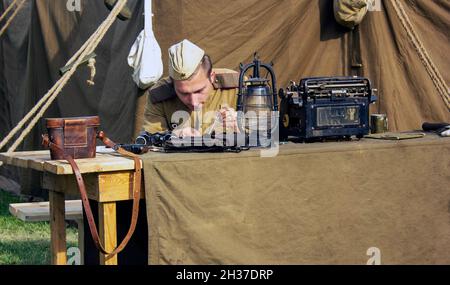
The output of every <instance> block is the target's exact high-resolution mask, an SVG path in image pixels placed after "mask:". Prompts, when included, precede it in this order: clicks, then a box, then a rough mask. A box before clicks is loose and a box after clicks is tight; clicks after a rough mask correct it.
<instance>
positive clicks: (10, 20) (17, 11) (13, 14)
mask: <svg viewBox="0 0 450 285" xmlns="http://www.w3.org/2000/svg"><path fill="white" fill-rule="evenodd" d="M18 1H19V0H14V2H12V3H11V5H9V6H8V8H6V10H5V12H4V13H3V14H2V15H1V16H0V22H1V21H2V20H3V19H4V18H5V17H6V15H8V13H9V12H10V11H11V10H12V8H13V7H14V6H16V5H17V2H18ZM25 1H26V0H22V1H21V2H20V3H19V5H17V8H16V10H14V12H13V13H12V15H11V17H9V19H8V21H6V23H5V25H4V26H3V28H2V29H1V30H0V37H1V36H2V35H3V34H4V33H5V31H6V29H7V28H8V27H9V25H10V24H11V22H12V21H13V20H14V18H15V17H16V15H17V13H19V11H20V10H21V9H22V8H23V4H25Z"/></svg>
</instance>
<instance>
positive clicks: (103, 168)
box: [0, 146, 134, 175]
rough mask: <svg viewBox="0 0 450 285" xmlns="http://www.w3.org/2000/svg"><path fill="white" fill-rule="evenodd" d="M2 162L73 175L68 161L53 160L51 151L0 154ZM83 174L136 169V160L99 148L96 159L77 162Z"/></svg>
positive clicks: (77, 160)
mask: <svg viewBox="0 0 450 285" xmlns="http://www.w3.org/2000/svg"><path fill="white" fill-rule="evenodd" d="M0 161H2V162H3V163H4V164H7V165H12V166H17V167H22V168H29V169H34V170H37V171H42V172H44V171H47V172H50V173H53V174H57V175H65V174H73V171H72V168H71V167H70V164H69V162H67V161H66V160H51V159H50V151H49V150H39V151H22V152H14V153H12V154H10V155H8V154H6V153H0ZM75 161H76V162H77V164H78V167H79V168H80V171H81V173H95V172H111V171H124V170H133V169H134V160H133V159H131V158H127V157H123V156H121V155H120V154H117V153H116V152H114V151H113V150H111V149H107V148H105V147H102V146H98V147H97V157H96V158H85V159H76V160H75Z"/></svg>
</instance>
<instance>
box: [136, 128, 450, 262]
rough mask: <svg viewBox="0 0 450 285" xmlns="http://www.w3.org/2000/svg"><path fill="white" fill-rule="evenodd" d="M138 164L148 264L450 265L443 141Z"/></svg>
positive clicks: (449, 144)
mask: <svg viewBox="0 0 450 285" xmlns="http://www.w3.org/2000/svg"><path fill="white" fill-rule="evenodd" d="M143 161H144V174H145V175H144V176H145V191H146V192H145V195H146V201H147V215H148V218H147V219H148V230H149V233H148V237H149V259H148V262H149V264H152V265H153V264H202V265H203V264H207V265H209V264H360V265H363V264H366V262H367V261H368V260H369V258H370V256H368V255H367V254H368V253H367V251H368V249H369V248H373V247H376V248H378V249H380V251H381V262H382V264H448V263H449V262H450V223H449V219H448V197H449V191H450V189H449V187H448V185H450V175H449V174H450V138H439V137H438V136H437V135H427V136H426V137H425V138H421V139H414V140H405V141H399V142H397V141H395V142H394V141H381V140H370V139H363V140H362V141H359V142H341V143H337V142H335V143H323V144H288V145H283V146H281V147H280V152H279V154H278V155H277V156H276V157H273V158H261V157H260V152H259V150H257V149H253V150H250V151H248V152H241V153H238V154H232V153H222V154H211V153H208V154H154V153H151V154H146V155H144V156H143Z"/></svg>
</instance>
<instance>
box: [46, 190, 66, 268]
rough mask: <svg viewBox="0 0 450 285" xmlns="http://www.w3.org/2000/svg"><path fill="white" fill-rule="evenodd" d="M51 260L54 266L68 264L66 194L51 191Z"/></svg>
mask: <svg viewBox="0 0 450 285" xmlns="http://www.w3.org/2000/svg"><path fill="white" fill-rule="evenodd" d="M49 201H50V203H49V204H50V231H51V258H52V260H51V261H52V264H54V265H66V264H67V252H66V250H67V249H66V221H65V201H64V193H60V192H55V191H49Z"/></svg>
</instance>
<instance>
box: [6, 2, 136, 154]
mask: <svg viewBox="0 0 450 285" xmlns="http://www.w3.org/2000/svg"><path fill="white" fill-rule="evenodd" d="M127 1H128V0H118V1H117V2H116V5H115V6H114V9H113V10H111V13H110V14H109V16H108V17H107V18H106V19H105V20H104V21H103V23H102V24H101V25H100V26H99V27H98V28H97V30H96V31H95V32H94V33H93V34H92V35H91V37H90V38H89V39H88V40H87V41H86V42H85V43H84V44H83V46H82V47H81V48H80V49H79V50H78V51H77V52H76V53H75V55H74V56H72V58H70V59H69V61H68V62H67V64H66V66H67V65H72V66H71V68H70V69H69V70H68V71H67V72H66V73H64V74H63V76H62V77H61V78H60V79H59V80H58V81H57V82H56V83H55V85H53V87H52V88H51V89H50V90H49V91H48V92H47V93H46V94H45V95H44V96H43V97H42V98H41V99H40V100H39V101H38V102H37V104H36V105H35V106H34V107H33V108H32V109H31V110H30V111H29V112H28V114H26V115H25V117H24V118H23V119H22V120H21V121H20V122H19V123H18V124H17V126H16V127H14V129H12V130H11V132H10V133H9V134H8V135H7V136H6V137H5V138H4V139H3V140H2V141H1V142H0V149H2V148H3V147H4V146H5V145H6V144H7V143H8V142H9V141H10V140H11V139H12V138H13V136H14V135H15V134H16V133H17V132H18V131H19V130H20V129H22V128H23V127H24V126H25V124H26V123H27V121H29V120H30V119H31V118H32V117H33V116H34V117H33V118H32V119H31V121H30V123H29V124H28V126H26V128H25V129H24V130H23V131H22V133H21V134H20V136H19V137H18V138H17V140H16V141H15V142H14V143H13V144H12V146H11V147H10V148H9V149H8V151H7V154H11V153H12V152H14V151H15V150H16V149H17V147H18V146H19V145H20V144H21V143H22V141H23V140H24V138H25V137H26V136H27V135H28V134H29V133H30V131H31V130H32V129H33V127H34V126H35V125H36V123H37V122H38V120H39V119H40V118H41V117H42V116H43V115H44V113H45V111H46V110H47V109H48V107H49V106H50V105H51V104H52V102H53V101H54V100H55V99H56V97H57V96H58V94H59V93H61V90H62V89H63V88H64V86H65V85H66V84H67V82H68V81H69V80H70V78H71V77H72V75H73V74H74V73H75V71H76V70H77V68H78V66H79V65H80V64H81V63H82V62H83V60H84V59H85V58H86V56H88V55H89V54H91V53H93V52H94V50H95V49H96V47H97V46H98V45H99V43H100V41H101V40H102V39H103V37H104V36H105V34H106V33H107V31H108V30H109V28H110V27H111V25H112V24H113V23H114V21H115V19H116V17H117V15H119V13H120V11H121V10H122V9H123V8H124V7H125V5H126V4H127ZM91 64H93V62H92V61H91ZM41 106H42V107H41ZM39 108H40V109H39ZM36 112H37V113H36Z"/></svg>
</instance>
